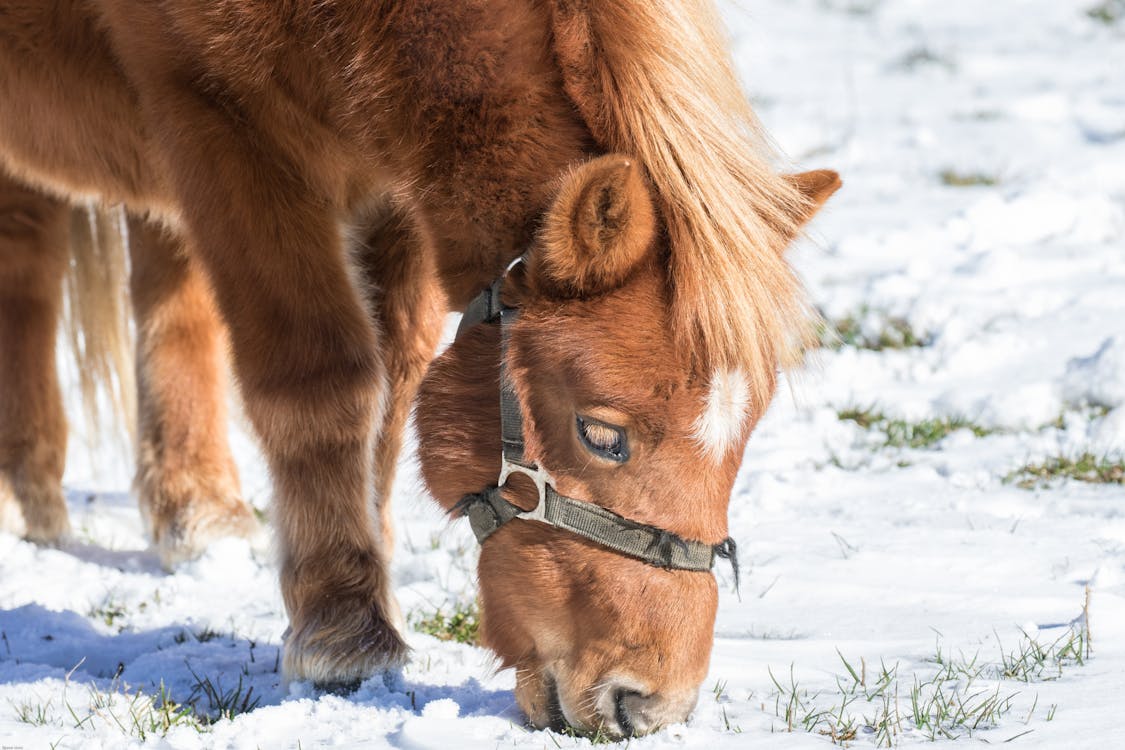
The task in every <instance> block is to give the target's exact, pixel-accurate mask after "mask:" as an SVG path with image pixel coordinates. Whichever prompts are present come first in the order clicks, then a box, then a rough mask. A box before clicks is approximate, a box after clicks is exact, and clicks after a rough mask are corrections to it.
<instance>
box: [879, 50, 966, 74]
mask: <svg viewBox="0 0 1125 750" xmlns="http://www.w3.org/2000/svg"><path fill="white" fill-rule="evenodd" d="M929 66H933V67H938V68H942V69H944V70H946V71H948V72H950V73H952V72H954V71H955V70H957V65H956V63H954V62H953V60H952V59H951V58H949V57H947V56H945V55H942V54H940V53H937V52H934V51H933V50H932V49H930V48H929V47H925V46H921V47H915V48H914V49H911V50H909V51H908V52H907V53H906V54H904V55H903V56H902V57H900V58H899V59H898V60H897V61H896V62H895V63H894V64H893V65H892V66H891V67H892V68H895V69H898V70H907V71H914V70H917V69H919V68H923V67H929Z"/></svg>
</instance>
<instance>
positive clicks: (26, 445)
mask: <svg viewBox="0 0 1125 750" xmlns="http://www.w3.org/2000/svg"><path fill="white" fill-rule="evenodd" d="M68 215H69V209H68V208H67V206H66V205H65V204H63V203H60V202H59V201H56V200H54V199H52V198H48V197H46V196H44V195H41V194H39V193H37V192H34V191H32V190H29V189H27V188H25V187H23V186H22V185H20V184H19V183H16V182H14V181H12V180H11V179H9V178H8V177H6V176H4V175H3V174H0V529H4V530H6V531H13V532H16V533H19V534H21V535H23V536H26V537H27V538H29V539H33V540H35V541H40V542H54V541H57V540H58V539H59V538H60V537H61V536H63V535H64V534H65V533H66V532H67V530H68V529H69V523H68V521H67V510H66V502H65V500H64V499H63V494H62V474H63V467H64V464H65V461H66V416H65V414H64V412H63V405H62V396H61V394H60V391H59V381H58V374H57V372H56V369H55V331H56V328H57V326H58V320H59V309H60V307H61V299H62V277H63V273H64V272H65V270H66V262H67V220H68Z"/></svg>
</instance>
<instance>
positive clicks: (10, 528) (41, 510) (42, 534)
mask: <svg viewBox="0 0 1125 750" xmlns="http://www.w3.org/2000/svg"><path fill="white" fill-rule="evenodd" d="M0 531H7V532H9V533H12V534H16V535H17V536H21V537H23V538H24V539H27V540H28V541H32V542H36V543H38V544H57V543H58V542H60V541H62V539H63V538H65V537H67V536H69V535H70V519H69V516H68V514H67V510H66V499H65V498H64V497H63V492H62V487H61V486H60V485H59V484H58V483H56V482H49V483H43V484H31V483H27V482H21V483H19V484H14V483H12V482H10V481H9V480H8V478H7V477H4V476H0Z"/></svg>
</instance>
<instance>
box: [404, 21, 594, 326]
mask: <svg viewBox="0 0 1125 750" xmlns="http://www.w3.org/2000/svg"><path fill="white" fill-rule="evenodd" d="M442 13H443V14H447V15H449V16H450V17H449V18H442V19H439V20H440V21H441V23H433V24H431V25H430V26H429V27H428V28H427V30H426V33H425V34H417V35H411V36H410V39H411V50H410V55H409V57H408V58H403V57H399V58H398V60H397V62H398V63H399V64H400V65H408V66H409V68H410V69H409V75H406V76H402V77H401V79H400V80H403V81H406V82H407V83H406V84H405V85H403V86H401V87H400V88H399V89H398V90H397V91H396V92H395V95H396V98H397V99H398V101H397V102H396V104H398V105H399V106H398V107H397V108H396V109H397V111H398V112H399V113H401V114H402V115H404V119H405V122H403V121H401V120H400V121H399V123H398V125H399V127H400V129H401V130H400V132H405V133H410V134H418V135H417V136H414V139H415V140H414V143H413V144H411V145H413V146H414V148H412V149H409V152H410V154H411V158H410V159H409V161H410V163H409V164H406V165H403V166H404V167H405V169H404V170H401V171H404V172H405V175H404V176H405V177H406V182H407V184H409V185H411V186H412V188H413V189H412V190H411V192H412V194H413V197H414V202H415V208H416V215H418V216H419V217H420V218H421V219H422V221H423V222H424V224H425V228H426V230H427V233H428V234H429V236H430V237H431V239H432V240H433V242H434V246H435V249H436V262H437V266H438V269H439V272H440V274H441V277H442V280H443V282H444V285H445V287H446V293H447V296H448V299H449V303H450V304H451V306H453V307H454V308H461V307H463V306H464V305H465V304H467V303H468V301H469V300H470V299H471V298H472V296H473V295H474V294H476V293H477V292H478V291H480V289H482V288H483V287H484V286H486V285H487V284H488V283H489V282H490V281H491V280H492V279H493V278H495V277H496V276H498V275H499V274H500V273H501V272H502V271H503V270H504V268H505V267H506V265H507V264H508V263H509V262H510V261H512V260H513V259H514V258H516V257H517V256H518V255H520V254H521V253H522V252H523V251H524V250H526V249H527V247H528V246H529V244H530V243H531V241H532V240H533V238H534V234H535V231H536V228H537V225H538V222H539V219H540V216H541V215H542V214H543V212H544V211H545V210H546V209H547V208H548V206H549V205H550V203H551V201H552V199H553V198H554V194H555V189H556V185H557V183H558V181H559V177H560V176H561V175H562V174H564V173H565V171H566V170H567V169H569V168H570V167H571V166H573V165H574V164H575V163H578V162H581V161H585V160H586V159H588V158H590V157H591V156H593V155H596V154H597V153H599V151H600V150H599V149H598V148H597V146H596V144H595V143H594V139H593V137H592V136H591V134H590V130H589V128H588V127H587V126H586V124H585V122H584V121H583V119H582V117H581V115H580V113H579V111H578V110H577V108H576V107H575V105H574V103H573V101H572V100H571V99H570V97H569V96H568V95H567V94H566V92H565V91H564V88H563V75H562V72H561V71H560V69H559V67H558V64H557V62H556V61H555V59H554V57H553V55H551V54H550V53H549V51H550V49H551V39H550V17H549V13H548V11H547V9H546V8H545V7H543V5H542V4H537V3H529V2H527V1H526V0H507V2H493V3H488V4H484V5H480V4H470V3H447V4H445V5H444V6H443V10H442Z"/></svg>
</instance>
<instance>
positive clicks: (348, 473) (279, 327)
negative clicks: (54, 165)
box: [153, 95, 407, 683]
mask: <svg viewBox="0 0 1125 750" xmlns="http://www.w3.org/2000/svg"><path fill="white" fill-rule="evenodd" d="M162 103H163V104H165V105H168V104H171V103H175V104H176V108H175V109H174V111H172V112H170V113H167V114H161V115H160V116H159V117H154V118H153V122H160V123H167V124H169V125H170V126H171V127H169V128H168V129H167V130H165V131H163V132H162V133H161V135H162V136H163V144H164V147H165V148H167V152H166V153H165V158H166V159H167V161H168V163H169V166H170V168H171V173H172V174H173V175H175V177H176V190H177V192H178V197H179V202H180V204H181V205H182V207H183V220H184V224H185V227H186V230H187V236H188V241H189V244H190V247H191V249H192V252H193V257H194V258H198V259H199V260H200V261H201V266H202V267H203V269H204V270H205V272H206V274H207V277H208V280H209V281H210V283H211V288H212V290H213V291H214V294H215V299H216V301H217V302H218V304H219V309H220V311H221V313H222V317H223V320H224V322H225V323H226V324H227V327H228V329H229V332H230V340H231V345H232V346H231V350H232V354H233V365H234V370H235V373H236V375H237V377H238V382H239V385H240V387H241V391H242V395H243V402H244V404H245V408H246V414H247V416H248V417H249V418H250V421H251V422H252V423H253V424H254V427H255V429H256V430H257V432H258V435H259V437H260V439H261V446H262V450H263V452H264V454H265V456H266V458H267V460H268V461H269V465H270V474H271V476H272V478H273V486H274V499H273V518H274V521H275V528H276V531H277V537H278V548H279V553H280V565H281V592H282V596H283V598H284V601H285V606H286V609H287V610H288V613H289V620H290V630H289V634H288V636H287V638H286V643H285V650H284V658H283V669H284V672H285V675H286V677H287V678H289V679H307V680H312V681H314V682H317V683H352V682H356V681H359V680H361V679H363V678H365V677H368V676H370V675H371V674H373V673H374V672H376V671H377V670H379V669H382V668H384V667H386V666H388V665H392V664H399V663H401V661H402V660H403V659H404V657H405V654H406V650H407V649H406V644H405V643H404V642H403V640H402V638H401V636H400V635H399V633H398V631H397V630H396V629H395V627H394V625H393V622H392V620H393V614H392V613H393V612H394V611H395V609H396V608H395V606H394V605H393V604H392V590H391V586H390V580H389V570H388V567H389V566H388V560H387V558H388V551H386V550H384V548H383V545H382V543H381V539H380V536H379V534H378V531H377V529H376V524H377V518H376V516H375V508H374V498H373V496H374V477H373V472H372V469H373V464H374V459H373V451H374V445H373V437H374V433H375V428H376V425H377V424H378V423H379V421H380V420H381V418H382V405H383V398H384V391H385V386H384V383H385V370H384V367H383V362H382V359H381V357H380V349H379V337H378V334H377V328H376V325H375V323H374V321H373V320H372V319H371V317H370V312H369V310H368V306H367V304H366V303H365V300H364V299H363V294H362V290H361V289H360V288H359V286H358V284H357V283H356V278H355V274H354V273H353V271H352V269H351V268H349V266H348V264H349V262H350V261H349V258H348V253H347V252H346V251H345V248H344V239H345V238H344V222H343V220H342V214H343V211H342V209H338V208H337V207H335V206H334V204H333V202H332V200H331V198H329V197H327V196H325V195H323V194H318V193H316V192H315V191H314V187H313V186H312V185H311V184H310V182H309V181H308V180H307V179H305V178H304V177H303V176H302V175H300V174H298V173H295V172H294V171H293V170H292V169H291V164H292V162H289V161H287V160H286V159H284V158H282V157H278V156H276V155H274V154H268V153H267V154H264V153H263V151H262V148H263V144H265V143H268V139H266V138H263V137H261V136H260V135H259V134H257V133H255V132H253V131H252V130H250V129H248V128H247V127H246V126H245V124H244V123H241V122H234V121H230V120H228V119H227V117H226V113H225V111H224V110H220V109H216V108H213V107H211V106H210V104H211V99H210V98H207V97H200V98H193V97H191V96H190V95H189V96H184V97H183V98H176V99H173V98H172V97H170V96H169V97H166V98H165V99H163V100H162ZM184 122H192V123H195V125H194V126H193V127H182V125H181V123H184Z"/></svg>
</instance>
